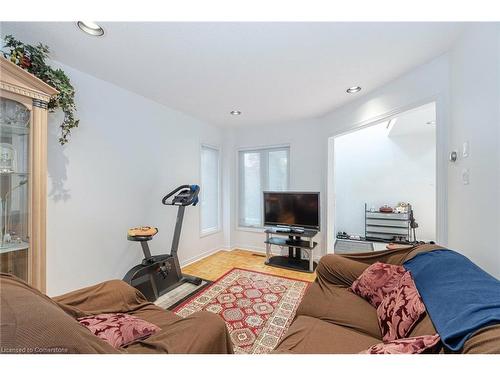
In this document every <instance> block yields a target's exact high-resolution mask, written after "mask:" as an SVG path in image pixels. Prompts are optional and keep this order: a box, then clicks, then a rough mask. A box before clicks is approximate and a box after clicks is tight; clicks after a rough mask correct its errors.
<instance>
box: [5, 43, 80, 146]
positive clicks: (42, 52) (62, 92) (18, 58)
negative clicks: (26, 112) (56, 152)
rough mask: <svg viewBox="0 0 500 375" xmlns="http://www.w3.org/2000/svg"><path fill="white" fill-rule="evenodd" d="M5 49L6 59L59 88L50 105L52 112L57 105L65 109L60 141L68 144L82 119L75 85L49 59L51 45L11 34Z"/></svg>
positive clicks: (62, 143)
mask: <svg viewBox="0 0 500 375" xmlns="http://www.w3.org/2000/svg"><path fill="white" fill-rule="evenodd" d="M2 52H3V55H4V57H5V58H6V59H9V60H10V61H11V62H13V63H14V64H16V65H18V66H20V67H21V68H23V69H25V70H27V71H28V72H30V73H31V74H33V75H34V76H36V77H38V78H40V79H41V80H42V81H44V82H45V83H47V84H48V85H50V86H52V87H54V88H55V89H56V90H57V91H59V94H57V95H56V96H54V97H53V98H52V99H51V100H50V102H49V104H48V108H49V110H50V111H54V110H55V109H57V108H61V110H62V111H63V113H64V120H63V122H62V124H61V125H60V127H61V134H60V136H59V143H60V144H61V145H64V144H65V143H67V142H68V141H69V137H70V134H71V129H73V128H76V127H78V123H79V121H80V120H78V119H76V118H75V112H76V105H75V89H74V88H73V86H72V85H71V82H70V80H69V78H68V76H67V75H66V74H65V73H64V72H63V71H62V70H61V69H53V68H52V67H50V66H49V65H47V63H46V62H45V60H46V59H47V58H48V57H49V47H47V46H46V45H44V44H42V43H39V44H38V45H37V46H32V45H29V44H25V43H23V42H21V41H19V40H16V39H15V38H14V37H13V36H12V35H7V36H5V38H4V50H3V51H2Z"/></svg>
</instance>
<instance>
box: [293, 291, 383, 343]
mask: <svg viewBox="0 0 500 375" xmlns="http://www.w3.org/2000/svg"><path fill="white" fill-rule="evenodd" d="M296 315H306V316H311V317H314V318H318V319H321V320H324V321H326V322H329V323H334V324H338V325H340V326H343V327H347V328H352V329H355V330H357V331H359V332H361V333H365V334H368V335H370V336H373V337H375V338H377V339H379V340H382V336H381V334H380V328H379V325H378V318H377V310H376V309H375V308H374V307H373V306H372V305H370V304H369V303H368V302H367V301H365V300H364V299H363V298H361V297H359V296H357V295H356V294H354V293H352V292H351V291H350V290H349V289H348V288H346V287H340V286H336V285H332V284H328V285H322V284H319V283H317V282H315V283H313V284H311V285H310V286H309V288H308V289H307V292H306V294H305V296H304V298H303V299H302V301H301V303H300V305H299V307H298V309H297V313H296Z"/></svg>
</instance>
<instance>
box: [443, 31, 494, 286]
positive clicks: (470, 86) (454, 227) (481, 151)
mask: <svg viewBox="0 0 500 375" xmlns="http://www.w3.org/2000/svg"><path fill="white" fill-rule="evenodd" d="M499 41H500V29H499V27H498V24H482V25H481V26H474V27H472V28H470V29H469V30H468V32H467V33H465V34H464V35H463V37H462V38H461V39H460V40H459V41H458V43H456V45H455V47H454V48H453V49H452V51H451V53H450V73H451V74H450V76H451V86H450V89H451V103H450V104H451V107H450V108H451V123H452V131H451V134H450V135H451V136H450V146H451V149H455V150H457V151H461V148H462V144H463V142H466V141H468V142H469V144H470V156H469V157H468V158H461V157H460V158H459V160H458V162H457V163H455V164H453V165H450V170H449V192H448V197H449V202H450V204H449V244H450V247H452V248H454V249H457V250H460V251H462V252H463V253H464V254H465V255H466V256H468V257H470V258H471V259H472V260H474V261H475V262H476V263H478V265H480V266H481V267H483V268H484V269H486V270H487V271H489V272H490V273H492V274H494V275H496V276H497V277H500V238H499V235H498V233H499V230H500V217H499V210H500V153H499V149H500V130H499V129H500V112H499V111H500V42H499ZM459 153H460V152H459ZM464 169H469V172H470V184H469V185H464V184H463V183H462V171H463V170H464Z"/></svg>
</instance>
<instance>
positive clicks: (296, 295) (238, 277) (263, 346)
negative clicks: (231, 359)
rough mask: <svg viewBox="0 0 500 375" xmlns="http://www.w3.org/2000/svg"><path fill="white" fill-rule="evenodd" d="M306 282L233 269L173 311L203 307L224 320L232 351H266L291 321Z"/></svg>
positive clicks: (182, 312)
mask: <svg viewBox="0 0 500 375" xmlns="http://www.w3.org/2000/svg"><path fill="white" fill-rule="evenodd" d="M308 285H309V283H308V282H306V281H301V280H296V279H289V278H285V277H280V276H274V275H270V274H267V273H261V272H256V271H249V270H244V269H241V268H233V269H232V270H231V271H229V272H227V273H226V274H225V275H223V276H221V277H220V278H219V279H218V280H217V281H215V282H214V283H213V284H212V285H211V286H209V287H207V288H206V289H204V290H203V291H201V292H200V293H198V294H196V295H195V296H193V297H192V298H190V299H188V300H187V301H185V302H184V303H182V304H181V305H179V306H178V307H176V308H175V309H173V311H174V312H175V313H176V314H177V315H179V316H181V317H186V316H188V315H190V314H192V313H194V312H196V311H200V310H205V311H210V312H213V313H215V314H218V315H219V316H220V317H221V318H222V319H224V321H225V322H226V325H227V328H228V330H229V334H230V335H231V339H232V341H233V344H234V351H235V353H242V354H254V353H255V354H260V353H269V352H270V351H271V350H273V349H274V348H275V347H276V345H277V344H278V342H279V340H280V339H281V337H283V335H284V333H285V332H286V330H287V329H288V327H289V326H290V324H291V323H292V320H293V318H294V316H295V312H296V310H297V307H298V306H299V303H300V301H301V300H302V297H303V296H304V292H305V291H306V289H307V286H308Z"/></svg>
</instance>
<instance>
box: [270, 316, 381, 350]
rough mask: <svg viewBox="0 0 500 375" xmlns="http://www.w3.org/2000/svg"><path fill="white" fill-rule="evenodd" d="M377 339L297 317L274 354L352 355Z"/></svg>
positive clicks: (315, 320)
mask: <svg viewBox="0 0 500 375" xmlns="http://www.w3.org/2000/svg"><path fill="white" fill-rule="evenodd" d="M380 342H381V341H380V340H378V339H376V338H374V337H372V336H369V335H366V334H364V333H361V332H359V331H356V330H354V329H351V328H347V327H342V326H339V325H337V324H332V323H328V322H325V321H323V320H320V319H316V318H312V317H309V316H297V317H296V318H295V320H294V321H293V323H292V325H291V326H290V328H289V329H288V331H287V333H286V335H285V337H284V338H283V339H282V340H281V342H280V343H279V344H278V346H277V347H276V349H275V350H274V353H290V354H291V353H303V354H327V353H333V354H337V353H338V354H354V353H359V352H360V351H361V350H364V349H366V348H369V347H370V346H372V345H375V344H377V343H380Z"/></svg>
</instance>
